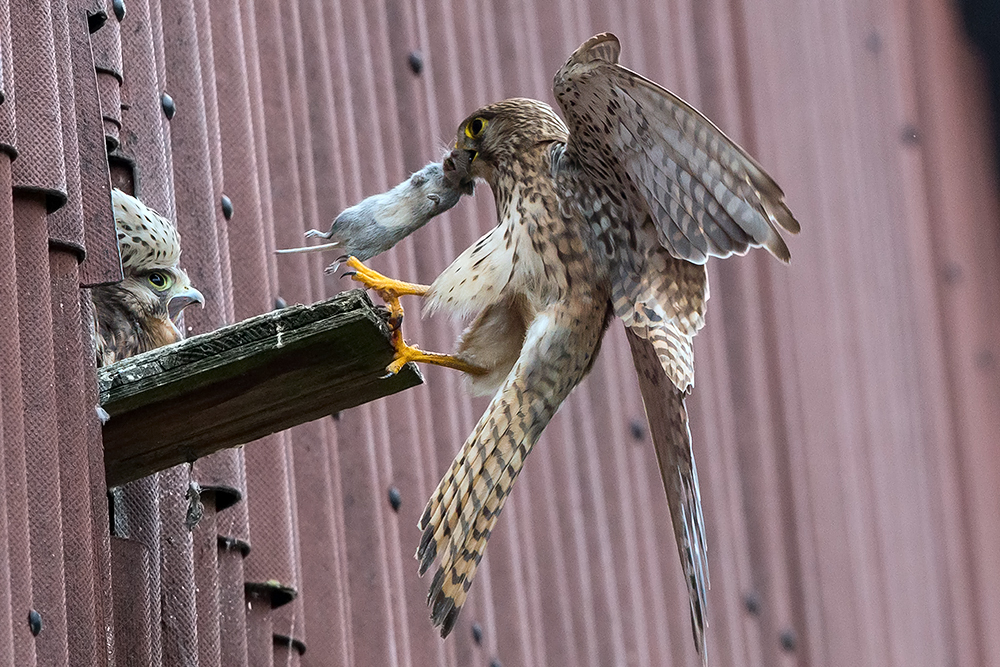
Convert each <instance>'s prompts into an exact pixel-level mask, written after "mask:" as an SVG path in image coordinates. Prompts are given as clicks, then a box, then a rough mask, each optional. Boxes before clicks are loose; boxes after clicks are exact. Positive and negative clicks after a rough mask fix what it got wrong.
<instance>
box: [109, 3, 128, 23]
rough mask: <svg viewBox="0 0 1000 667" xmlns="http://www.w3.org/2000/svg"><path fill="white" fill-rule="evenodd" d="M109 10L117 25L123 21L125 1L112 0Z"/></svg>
mask: <svg viewBox="0 0 1000 667" xmlns="http://www.w3.org/2000/svg"><path fill="white" fill-rule="evenodd" d="M111 9H112V11H114V13H115V18H116V19H118V22H119V23H121V22H122V21H124V20H125V0H112V2H111Z"/></svg>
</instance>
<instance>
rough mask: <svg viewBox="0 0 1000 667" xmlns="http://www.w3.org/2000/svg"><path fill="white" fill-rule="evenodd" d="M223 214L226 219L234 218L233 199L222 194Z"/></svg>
mask: <svg viewBox="0 0 1000 667" xmlns="http://www.w3.org/2000/svg"><path fill="white" fill-rule="evenodd" d="M222 215H223V216H224V217H225V218H226V220H232V219H233V200H232V199H230V198H229V197H227V196H226V195H222Z"/></svg>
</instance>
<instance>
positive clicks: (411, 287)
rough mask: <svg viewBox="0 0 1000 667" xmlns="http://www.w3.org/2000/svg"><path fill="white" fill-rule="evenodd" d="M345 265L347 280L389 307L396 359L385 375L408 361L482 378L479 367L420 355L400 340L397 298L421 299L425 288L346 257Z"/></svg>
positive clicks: (455, 359) (400, 315)
mask: <svg viewBox="0 0 1000 667" xmlns="http://www.w3.org/2000/svg"><path fill="white" fill-rule="evenodd" d="M346 263H347V266H349V267H351V269H352V270H353V273H352V274H351V278H353V279H354V280H356V281H358V282H359V283H361V284H362V285H364V286H365V287H367V288H368V289H371V290H373V291H374V292H375V293H376V294H378V295H379V296H380V297H382V300H383V301H385V305H387V306H388V307H389V326H390V327H391V328H392V346H393V347H394V348H395V349H396V356H395V357H393V360H392V363H391V364H389V365H388V366H387V367H386V369H385V370H386V372H387V373H388V374H389V375H395V374H396V373H398V372H399V371H400V369H401V368H403V366H405V365H406V364H407V363H409V362H411V361H416V362H420V363H424V364H435V365H437V366H444V367H446V368H453V369H455V370H458V371H462V372H463V373H471V374H473V375H482V374H483V373H486V370H485V369H483V368H480V367H479V366H473V365H472V364H469V363H467V362H465V361H462V360H461V359H459V358H458V357H455V356H453V355H450V354H440V353H438V352H424V351H423V350H419V349H417V348H415V347H412V346H410V345H407V344H406V341H404V340H403V332H402V325H403V306H402V305H401V304H400V303H399V297H401V296H407V295H413V296H424V295H425V294H427V290H428V289H430V287H428V286H427V285H417V284H415V283H405V282H403V281H401V280H394V279H392V278H387V277H385V276H383V275H382V274H381V273H378V272H377V271H373V270H372V269H369V268H368V267H367V266H365V265H364V264H362V263H361V262H360V261H359V260H358V259H357V258H355V257H348V258H347V262H346Z"/></svg>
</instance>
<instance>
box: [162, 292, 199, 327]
mask: <svg viewBox="0 0 1000 667" xmlns="http://www.w3.org/2000/svg"><path fill="white" fill-rule="evenodd" d="M192 303H197V304H199V305H200V306H201V307H202V308H204V307H205V297H204V296H202V294H201V292H199V291H198V290H196V289H195V288H193V287H189V288H187V289H186V290H184V291H183V292H178V293H177V294H175V295H173V296H172V297H170V301H168V302H167V314H168V315H169V317H170V319H171V320H176V319H177V317H178V316H179V315H180V314H181V312H182V311H183V310H184V309H185V308H187V307H188V306H190V305H191V304H192Z"/></svg>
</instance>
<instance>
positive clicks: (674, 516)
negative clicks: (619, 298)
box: [626, 329, 709, 665]
mask: <svg viewBox="0 0 1000 667" xmlns="http://www.w3.org/2000/svg"><path fill="white" fill-rule="evenodd" d="M626 331H627V336H626V337H627V338H628V342H629V347H631V348H632V360H633V361H634V362H635V369H636V373H637V374H638V376H639V389H640V391H641V392H642V402H643V404H644V405H645V406H646V419H647V420H648V421H649V430H650V435H651V436H652V438H653V445H654V447H655V448H656V459H657V461H658V462H659V464H660V475H661V476H662V477H663V486H664V488H665V489H666V491H667V504H668V505H669V506H670V517H671V522H672V523H673V527H674V537H675V539H676V540H677V551H678V553H679V554H680V558H681V566H682V567H683V569H684V580H685V582H686V583H687V589H688V596H689V599H690V603H691V626H692V631H693V632H694V643H695V646H696V647H697V649H698V653H699V654H700V655H701V659H702V663H703V664H704V665H707V664H708V652H707V648H706V646H705V628H706V627H707V626H708V622H707V610H706V606H705V605H706V600H707V590H708V587H709V579H708V551H707V549H706V546H705V524H704V519H703V514H702V511H701V491H700V490H699V488H698V470H697V468H696V467H695V464H694V452H693V451H692V450H691V431H690V430H689V429H688V419H687V410H686V409H685V407H684V397H685V395H686V392H684V391H681V390H679V389H678V388H677V387H676V386H674V383H673V382H671V380H670V378H669V377H668V376H667V371H666V370H665V368H664V365H665V362H663V360H662V359H660V358H658V357H657V351H656V349H655V348H654V343H652V342H651V341H649V340H644V339H642V338H640V337H639V336H638V335H636V334H635V332H633V331H632V330H630V329H627V330H626Z"/></svg>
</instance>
